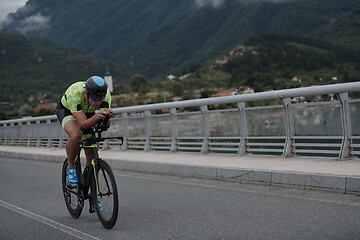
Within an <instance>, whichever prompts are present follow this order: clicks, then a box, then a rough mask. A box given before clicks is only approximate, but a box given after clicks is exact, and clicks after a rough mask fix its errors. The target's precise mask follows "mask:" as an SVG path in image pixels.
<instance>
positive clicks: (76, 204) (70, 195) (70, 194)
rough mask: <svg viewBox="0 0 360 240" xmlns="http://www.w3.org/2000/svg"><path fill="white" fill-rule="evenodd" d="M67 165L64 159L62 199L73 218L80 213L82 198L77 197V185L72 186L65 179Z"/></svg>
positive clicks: (82, 204) (82, 203)
mask: <svg viewBox="0 0 360 240" xmlns="http://www.w3.org/2000/svg"><path fill="white" fill-rule="evenodd" d="M67 166H68V160H67V159H66V160H65V161H64V164H63V168H62V189H63V194H64V200H65V204H66V207H67V209H68V211H69V213H70V215H71V216H72V217H74V218H78V217H80V215H81V212H82V209H83V206H84V200H83V199H82V198H81V197H79V196H81V194H80V192H79V191H80V190H79V186H76V187H73V186H70V185H69V184H68V183H67V179H66V169H67Z"/></svg>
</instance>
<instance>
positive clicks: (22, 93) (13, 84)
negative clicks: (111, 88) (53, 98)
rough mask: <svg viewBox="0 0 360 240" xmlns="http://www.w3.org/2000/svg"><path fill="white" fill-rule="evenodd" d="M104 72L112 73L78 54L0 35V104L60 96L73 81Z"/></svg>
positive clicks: (16, 36)
mask: <svg viewBox="0 0 360 240" xmlns="http://www.w3.org/2000/svg"><path fill="white" fill-rule="evenodd" d="M107 69H110V70H112V65H111V63H110V62H107V61H104V60H101V59H99V58H96V57H91V56H89V55H87V54H85V53H83V52H80V51H79V50H74V49H66V48H63V47H60V46H59V45H57V44H55V43H53V42H51V41H49V40H43V39H38V38H27V37H24V36H22V35H20V34H16V33H10V32H6V31H0V79H1V94H0V102H17V101H21V102H25V101H26V99H27V98H28V97H29V96H30V95H31V94H34V95H37V94H39V93H42V94H45V93H46V94H48V95H52V94H60V93H61V92H63V91H64V90H65V88H66V87H67V86H68V85H70V84H71V83H73V82H74V81H77V80H86V79H84V77H87V76H90V75H93V74H94V75H95V74H97V75H101V76H102V75H104V74H105V73H106V70H107ZM115 74H116V72H115Z"/></svg>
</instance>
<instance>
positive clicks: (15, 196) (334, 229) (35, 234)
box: [0, 158, 360, 240]
mask: <svg viewBox="0 0 360 240" xmlns="http://www.w3.org/2000/svg"><path fill="white" fill-rule="evenodd" d="M115 175H116V179H117V184H118V189H119V195H120V196H119V197H120V199H119V200H120V212H119V218H118V222H117V223H116V225H115V226H114V228H113V229H111V230H107V229H105V228H103V227H102V225H101V224H100V222H99V221H98V219H97V216H96V215H95V214H90V213H88V211H87V206H86V208H85V209H84V211H83V214H82V215H81V217H80V218H78V219H74V218H72V217H71V216H70V215H69V213H68V212H67V209H66V206H65V204H64V199H63V196H62V192H61V165H59V164H55V163H47V162H35V161H29V160H18V159H4V158H0V183H1V184H0V239H79V238H80V239H277V240H280V239H292V240H294V239H316V240H321V239H342V240H350V239H354V240H358V239H360V197H359V196H353V195H345V194H339V193H329V192H322V191H318V190H316V191H304V190H302V189H289V188H283V187H269V186H262V185H247V184H236V183H229V182H220V181H212V180H203V179H192V178H180V177H175V176H160V175H151V174H141V173H131V172H115Z"/></svg>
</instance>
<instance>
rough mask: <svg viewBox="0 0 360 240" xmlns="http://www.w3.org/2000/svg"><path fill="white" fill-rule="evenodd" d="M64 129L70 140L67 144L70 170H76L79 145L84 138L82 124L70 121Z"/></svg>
mask: <svg viewBox="0 0 360 240" xmlns="http://www.w3.org/2000/svg"><path fill="white" fill-rule="evenodd" d="M64 129H65V131H66V133H67V134H68V136H69V138H68V140H67V142H66V154H67V156H68V160H69V162H68V168H75V158H76V157H77V155H78V153H79V150H80V146H79V144H78V143H77V141H79V140H80V139H81V137H82V132H81V130H80V124H79V123H78V122H77V121H76V120H69V121H67V122H66V123H65V124H64Z"/></svg>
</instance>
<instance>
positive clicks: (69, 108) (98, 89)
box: [55, 76, 112, 184]
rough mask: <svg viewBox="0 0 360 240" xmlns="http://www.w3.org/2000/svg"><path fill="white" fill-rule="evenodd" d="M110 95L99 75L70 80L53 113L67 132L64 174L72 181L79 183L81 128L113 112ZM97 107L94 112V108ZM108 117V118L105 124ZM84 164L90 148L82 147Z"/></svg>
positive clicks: (87, 162)
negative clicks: (66, 166)
mask: <svg viewBox="0 0 360 240" xmlns="http://www.w3.org/2000/svg"><path fill="white" fill-rule="evenodd" d="M110 105H111V95H110V92H109V91H107V84H106V82H105V80H104V79H103V78H102V77H99V76H92V77H90V78H89V79H88V80H87V81H86V82H76V83H74V84H72V85H71V86H70V87H69V88H68V89H67V90H66V91H65V94H64V95H63V96H62V98H61V101H60V103H59V104H58V105H57V107H56V110H55V113H56V115H57V118H58V119H59V122H60V123H61V125H62V127H63V128H64V130H65V132H66V133H67V134H68V136H69V137H68V140H67V142H66V154H67V157H68V169H67V170H66V175H67V178H68V182H69V183H71V184H76V183H78V181H79V180H78V178H77V175H76V169H75V158H76V157H77V154H78V152H79V149H80V146H79V144H78V143H77V141H79V140H80V139H81V137H82V132H81V130H80V128H81V127H82V128H85V129H88V128H91V127H94V126H95V125H96V124H97V123H98V121H99V120H101V119H104V118H105V117H106V116H109V117H111V116H112V110H111V108H110ZM96 110H98V111H97V112H95V111H96ZM109 126H110V121H108V126H107V127H109ZM85 156H86V166H87V168H85V170H84V174H85V171H86V169H88V166H90V164H91V157H92V156H91V149H89V148H85Z"/></svg>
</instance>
